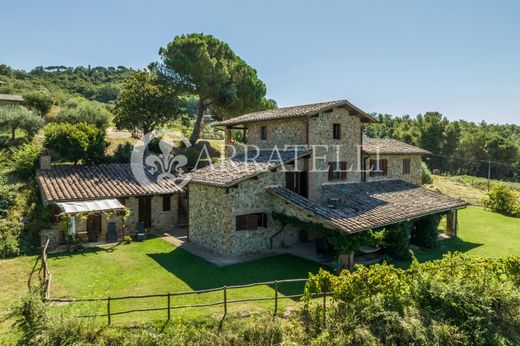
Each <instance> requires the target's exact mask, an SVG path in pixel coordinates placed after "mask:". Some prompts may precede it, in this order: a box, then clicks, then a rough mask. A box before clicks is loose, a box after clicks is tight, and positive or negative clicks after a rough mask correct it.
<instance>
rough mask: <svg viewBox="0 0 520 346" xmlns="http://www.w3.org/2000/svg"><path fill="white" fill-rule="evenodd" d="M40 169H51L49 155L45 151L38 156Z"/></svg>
mask: <svg viewBox="0 0 520 346" xmlns="http://www.w3.org/2000/svg"><path fill="white" fill-rule="evenodd" d="M40 169H51V154H49V151H48V150H47V149H45V150H44V151H43V153H42V155H41V156H40Z"/></svg>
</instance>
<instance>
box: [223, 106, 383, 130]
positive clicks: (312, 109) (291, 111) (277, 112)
mask: <svg viewBox="0 0 520 346" xmlns="http://www.w3.org/2000/svg"><path fill="white" fill-rule="evenodd" d="M335 107H348V108H350V109H352V110H354V111H355V112H357V113H358V114H359V115H361V116H363V117H364V118H365V119H367V120H369V121H371V122H375V121H376V120H375V119H374V118H373V117H371V116H370V115H368V114H367V113H365V112H363V111H362V110H360V109H359V108H357V107H356V106H354V105H353V104H351V103H350V102H348V101H347V100H337V101H329V102H321V103H313V104H309V105H301V106H293V107H284V108H276V109H269V110H266V111H261V112H254V113H249V114H244V115H241V116H238V117H236V118H232V119H229V120H224V121H221V122H217V123H215V124H214V125H215V126H231V125H238V124H245V123H251V122H255V121H265V120H275V119H287V118H299V117H305V116H310V115H315V114H317V113H319V112H323V111H326V110H328V109H332V108H335Z"/></svg>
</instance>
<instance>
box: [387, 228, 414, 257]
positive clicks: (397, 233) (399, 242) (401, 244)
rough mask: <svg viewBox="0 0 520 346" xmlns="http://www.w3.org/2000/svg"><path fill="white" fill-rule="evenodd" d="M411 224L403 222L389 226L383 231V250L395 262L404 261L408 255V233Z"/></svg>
mask: <svg viewBox="0 0 520 346" xmlns="http://www.w3.org/2000/svg"><path fill="white" fill-rule="evenodd" d="M411 227H412V224H411V223H410V222H408V221H403V222H400V223H396V224H393V225H390V226H386V227H385V230H384V244H383V249H384V250H385V253H386V254H387V255H389V256H390V257H392V258H394V259H396V260H402V261H406V260H409V259H410V258H411V255H410V232H411Z"/></svg>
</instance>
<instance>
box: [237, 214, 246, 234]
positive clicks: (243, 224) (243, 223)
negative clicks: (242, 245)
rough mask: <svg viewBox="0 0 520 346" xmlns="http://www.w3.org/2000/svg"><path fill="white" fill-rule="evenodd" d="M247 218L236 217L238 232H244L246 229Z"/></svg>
mask: <svg viewBox="0 0 520 346" xmlns="http://www.w3.org/2000/svg"><path fill="white" fill-rule="evenodd" d="M246 226H247V224H246V216H245V215H237V217H236V230H237V231H243V230H245V229H246Z"/></svg>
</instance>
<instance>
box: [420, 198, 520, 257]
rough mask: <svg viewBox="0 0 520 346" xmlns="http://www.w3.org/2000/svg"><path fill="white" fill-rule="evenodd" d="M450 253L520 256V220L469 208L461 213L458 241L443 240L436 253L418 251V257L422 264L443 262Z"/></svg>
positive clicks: (456, 239) (433, 251)
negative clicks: (434, 260)
mask: <svg viewBox="0 0 520 346" xmlns="http://www.w3.org/2000/svg"><path fill="white" fill-rule="evenodd" d="M448 251H452V252H454V251H460V252H464V253H466V254H468V255H474V256H507V255H517V256H520V218H513V217H508V216H503V215H500V214H496V213H492V212H490V211H486V210H484V209H482V208H479V207H468V208H466V209H463V210H460V211H459V234H458V238H451V239H448V240H443V241H441V242H439V246H438V248H436V249H433V250H417V251H416V252H415V255H416V257H417V259H418V260H419V261H421V262H422V261H428V260H433V259H438V258H441V257H442V255H443V254H444V253H446V252H448Z"/></svg>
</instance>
